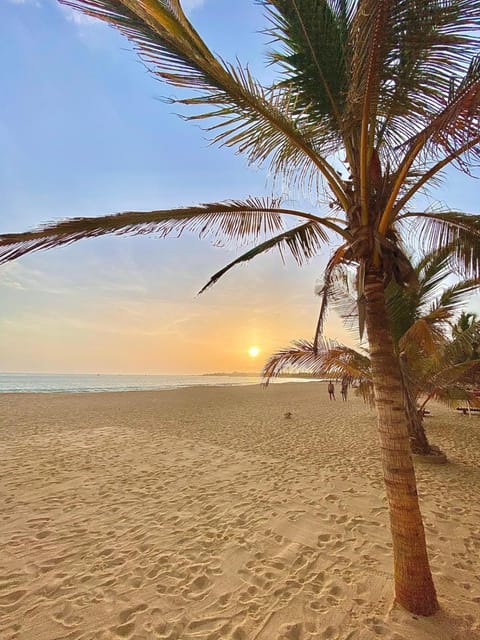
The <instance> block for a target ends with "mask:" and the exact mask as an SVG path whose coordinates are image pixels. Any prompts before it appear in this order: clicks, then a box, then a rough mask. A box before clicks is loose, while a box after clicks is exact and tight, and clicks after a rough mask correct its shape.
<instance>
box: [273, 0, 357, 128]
mask: <svg viewBox="0 0 480 640" xmlns="http://www.w3.org/2000/svg"><path fill="white" fill-rule="evenodd" d="M261 2H262V4H263V5H264V6H265V7H266V9H267V12H268V16H269V18H270V21H271V28H270V29H269V30H268V33H269V34H270V35H271V36H272V37H273V39H274V41H276V42H280V44H281V45H282V46H283V50H282V51H278V50H276V51H272V52H271V54H270V57H271V59H272V61H274V62H276V63H279V64H280V65H281V67H282V68H283V70H284V73H285V76H286V80H285V82H283V83H282V85H288V84H290V83H293V84H294V85H295V87H296V88H297V89H298V90H299V91H298V93H299V96H300V105H301V107H302V108H303V109H305V110H306V111H307V112H308V113H309V114H310V115H311V116H313V117H314V118H315V120H317V121H318V120H322V119H324V118H326V119H327V120H328V121H329V122H330V126H331V127H333V128H334V129H335V130H336V131H337V132H339V133H340V132H341V131H342V129H343V124H342V120H343V111H344V108H345V97H346V90H347V85H348V77H349V64H350V61H349V47H348V34H349V28H350V23H351V19H352V16H353V8H354V3H353V2H351V1H349V0H347V1H345V2H338V1H337V2H335V1H334V2H326V1H325V0H261Z"/></svg>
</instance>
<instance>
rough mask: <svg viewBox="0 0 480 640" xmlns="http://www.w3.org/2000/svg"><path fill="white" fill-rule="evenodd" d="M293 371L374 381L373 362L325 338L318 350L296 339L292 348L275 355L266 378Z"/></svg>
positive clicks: (268, 364) (268, 362)
mask: <svg viewBox="0 0 480 640" xmlns="http://www.w3.org/2000/svg"><path fill="white" fill-rule="evenodd" d="M285 369H288V370H289V371H297V372H298V371H305V372H307V371H308V372H309V373H312V374H314V375H318V376H324V377H327V378H350V379H352V380H360V379H364V378H368V379H370V377H371V373H370V360H369V358H367V357H366V356H364V355H362V354H361V353H359V352H358V351H355V349H351V348H349V347H346V346H345V345H342V344H339V343H338V342H336V341H333V340H326V339H322V340H321V341H320V342H319V345H318V349H317V351H315V346H314V344H313V342H311V341H309V340H295V341H293V342H292V344H291V346H290V347H287V348H286V349H281V350H279V351H277V352H276V353H274V354H273V355H272V356H270V358H269V359H268V361H267V362H266V364H265V366H264V368H263V371H262V375H263V376H264V378H266V379H267V380H268V379H270V378H273V377H276V376H278V375H280V373H282V371H285Z"/></svg>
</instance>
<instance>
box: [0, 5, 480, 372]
mask: <svg viewBox="0 0 480 640" xmlns="http://www.w3.org/2000/svg"><path fill="white" fill-rule="evenodd" d="M184 5H185V7H187V8H188V13H189V16H190V18H191V20H192V22H193V23H194V25H195V27H196V28H197V30H198V31H199V32H200V34H201V35H202V36H203V37H204V38H205V40H206V42H207V43H208V44H209V45H210V46H211V47H212V48H213V49H214V50H215V51H216V52H218V53H220V54H221V55H222V56H224V57H225V58H226V59H230V60H232V59H233V58H234V57H235V56H238V58H239V59H240V60H241V61H243V62H248V63H249V65H250V67H251V69H252V71H253V72H254V73H255V74H257V75H258V76H260V77H261V78H263V79H268V73H270V72H269V71H268V70H266V68H265V65H264V53H265V49H266V48H265V46H264V45H265V43H266V41H267V38H266V37H265V36H264V35H262V34H260V33H259V31H260V29H261V28H262V27H263V26H265V21H264V19H263V16H262V9H261V7H259V6H258V5H257V4H256V3H254V2H253V0H252V1H248V2H234V1H233V0H203V1H202V0H190V1H189V2H185V3H184ZM0 19H1V21H2V26H3V29H2V31H3V38H2V40H1V42H0V65H1V74H2V92H3V99H2V101H1V102H0V145H1V148H2V154H1V155H0V206H1V208H0V211H1V212H2V213H1V216H0V231H1V232H10V231H20V230H24V229H27V228H29V227H32V226H35V225H38V224H40V223H42V222H46V221H49V220H53V219H59V218H62V217H67V216H88V215H98V214H103V213H105V214H106V213H112V212H116V211H123V210H129V209H135V210H149V209H154V208H155V209H158V208H167V207H169V206H178V205H188V204H193V203H198V202H208V201H218V200H222V199H226V198H244V197H245V196H248V195H254V196H261V195H264V194H270V193H272V189H273V187H272V183H271V181H270V180H269V177H268V175H267V173H266V171H264V170H259V169H258V168H252V167H247V166H246V163H245V160H244V159H243V158H241V157H238V156H235V155H234V154H233V152H231V151H230V150H226V149H218V148H213V147H211V146H209V145H208V142H207V141H206V139H205V135H204V134H203V133H202V132H201V131H200V130H199V129H198V127H196V126H194V125H192V124H191V123H185V122H183V121H182V120H181V119H180V118H178V117H177V116H175V115H174V111H175V108H174V107H172V106H171V105H169V104H166V103H165V102H163V101H162V100H161V98H162V97H165V96H171V95H174V94H173V90H172V89H171V88H170V87H167V86H165V85H162V84H160V83H159V82H157V81H155V80H154V79H153V78H152V76H151V75H149V74H148V73H147V71H146V69H145V68H144V66H143V65H142V64H141V62H140V61H139V59H138V58H137V57H136V56H135V54H133V53H132V52H131V50H130V47H129V45H128V43H127V41H126V40H125V39H124V38H122V37H121V36H120V35H119V34H117V33H116V32H115V31H113V30H112V29H110V28H108V27H107V26H105V25H103V24H101V23H99V22H96V21H92V20H89V19H86V18H85V17H83V16H81V15H80V14H76V13H74V12H73V11H71V10H69V9H66V8H64V7H61V6H60V5H58V4H57V3H56V2H55V1H54V0H23V1H22V0H2V1H1V2H0ZM477 193H478V187H477V183H476V182H474V181H467V180H466V179H465V178H463V177H461V176H458V175H456V177H455V179H454V180H452V181H450V182H449V185H448V189H446V188H444V189H443V190H442V191H440V192H439V193H438V194H436V195H437V198H438V199H440V200H442V201H445V200H447V201H448V204H450V205H451V206H453V207H459V208H464V209H465V210H469V211H470V210H471V211H474V210H475V207H476V204H477ZM327 253H328V251H326V253H325V256H321V257H319V258H318V259H317V260H315V261H313V262H312V264H311V265H309V266H308V267H306V268H303V269H299V268H297V267H296V266H295V265H294V264H293V263H292V262H288V263H287V264H286V265H283V264H282V262H281V260H280V258H279V257H278V255H273V254H272V255H268V256H264V257H262V258H260V259H258V260H257V261H256V263H255V264H254V263H250V264H248V265H245V266H243V267H240V268H237V269H236V270H234V271H233V272H231V273H230V274H229V275H227V276H226V277H225V278H224V279H223V280H222V281H220V282H219V283H218V284H217V285H216V286H215V287H214V288H213V289H211V290H209V291H208V292H207V293H205V294H203V295H202V296H200V297H197V296H196V292H197V291H198V290H199V289H200V288H201V286H202V285H203V284H204V283H205V282H206V281H207V280H208V278H209V276H210V275H211V274H212V273H214V272H215V270H217V269H218V268H221V267H222V266H223V265H224V264H225V263H226V262H228V261H230V260H231V259H233V257H234V255H235V252H234V251H232V250H231V249H218V248H214V247H211V246H210V245H209V244H208V243H207V242H202V241H199V240H197V239H195V238H193V237H189V236H185V237H183V238H182V239H180V240H176V239H173V238H172V239H168V240H161V241H160V240H157V239H155V238H153V237H150V238H126V237H123V238H102V239H97V240H90V241H84V242H81V243H78V244H76V245H74V246H71V247H67V248H63V249H61V250H56V251H52V252H46V253H43V254H42V253H40V254H36V255H32V256H28V257H26V258H24V259H22V260H20V261H18V262H16V263H12V264H10V265H7V266H6V267H5V268H3V270H2V271H1V273H0V296H1V299H2V305H1V311H0V370H3V371H49V372H54V371H57V372H59V371H68V372H77V371H78V372H97V371H98V372H139V373H144V372H147V373H182V372H185V373H186V372H203V371H213V370H250V371H252V370H255V369H259V368H260V366H261V362H262V358H265V357H266V356H267V355H268V353H269V352H271V351H272V350H274V349H277V348H280V347H283V346H286V344H288V342H289V341H290V340H291V339H294V338H298V337H311V335H312V332H313V328H314V325H315V321H316V312H317V308H318V299H316V298H315V297H314V296H313V287H314V284H315V281H316V279H318V278H320V277H321V272H322V265H323V264H324V263H325V259H326V256H327ZM327 333H328V334H329V335H330V336H331V337H337V338H340V339H345V337H346V334H345V332H344V330H343V328H342V327H341V325H340V323H339V321H338V319H336V318H335V317H334V316H332V318H331V320H330V322H329V324H328V326H327ZM350 342H351V339H350ZM252 344H256V345H258V346H259V348H260V349H261V353H260V356H259V358H258V360H256V361H252V360H251V359H249V358H248V355H247V349H248V347H249V346H251V345H252Z"/></svg>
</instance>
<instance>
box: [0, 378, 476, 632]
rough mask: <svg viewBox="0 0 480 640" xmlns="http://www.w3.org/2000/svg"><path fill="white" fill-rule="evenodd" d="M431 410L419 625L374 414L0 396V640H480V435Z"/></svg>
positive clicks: (322, 389) (188, 401) (263, 399)
mask: <svg viewBox="0 0 480 640" xmlns="http://www.w3.org/2000/svg"><path fill="white" fill-rule="evenodd" d="M338 391H339V390H338ZM338 395H339V394H338ZM431 409H432V415H431V416H430V417H428V418H426V424H427V429H428V433H429V435H430V438H431V441H432V442H434V443H436V444H438V445H440V447H441V448H442V449H443V450H444V451H446V452H447V454H448V456H449V459H450V463H449V464H447V465H443V466H434V465H426V464H422V463H417V464H416V467H417V472H418V484H419V493H420V497H421V506H422V511H423V514H424V521H425V526H426V534H427V539H428V546H429V551H430V558H431V565H432V570H433V573H434V579H435V583H436V586H437V590H438V595H439V599H440V602H441V605H442V610H441V611H440V612H439V613H438V614H436V615H435V616H433V617H431V618H417V617H415V616H412V615H410V614H408V613H406V612H405V611H403V610H401V609H400V608H398V607H396V606H395V607H394V606H392V584H393V581H392V559H391V542H390V534H389V529H388V516H387V508H386V504H385V497H384V489H383V482H382V474H381V468H380V463H379V453H378V445H377V437H376V426H375V415H374V412H373V410H372V409H371V408H368V407H366V406H365V405H364V404H363V403H362V401H361V400H360V399H357V398H355V397H354V396H353V394H352V393H350V397H349V401H348V402H347V403H342V402H341V400H340V399H339V398H337V401H336V402H329V400H328V394H327V390H326V385H324V384H323V383H318V382H312V383H301V384H300V383H287V384H281V385H273V386H271V387H270V388H268V389H267V390H265V389H263V388H261V387H257V386H251V387H228V388H227V387H224V388H222V387H211V388H205V387H203V388H193V389H178V390H172V391H160V392H130V393H128V392H123V393H98V394H93V393H92V394H90V393H88V394H3V395H0V415H1V445H0V447H1V448H0V638H1V639H2V640H13V639H15V640H57V639H58V640H60V639H64V640H90V639H91V640H94V639H95V640H97V639H98V640H107V639H109V640H121V639H124V638H127V639H131V640H140V639H148V640H150V639H157V638H164V639H166V638H168V639H170V640H174V639H182V640H183V639H185V640H190V639H194V638H195V639H202V640H216V639H222V638H226V639H232V640H267V639H268V640H270V639H275V640H277V639H278V640H303V639H317V638H319V639H325V640H326V639H339V640H371V639H373V638H385V639H388V640H416V639H419V640H433V639H435V640H456V639H458V640H460V639H461V640H473V639H476V640H478V639H480V416H472V417H471V418H470V417H468V416H462V415H458V413H457V412H455V411H453V410H451V409H445V408H441V407H439V406H436V405H434V406H432V407H431ZM286 412H291V413H292V417H291V419H286V418H285V417H284V415H285V413H286Z"/></svg>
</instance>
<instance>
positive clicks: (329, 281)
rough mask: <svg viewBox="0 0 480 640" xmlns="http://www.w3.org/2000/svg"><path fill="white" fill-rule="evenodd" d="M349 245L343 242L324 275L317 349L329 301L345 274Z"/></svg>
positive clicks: (316, 337) (315, 347) (316, 331)
mask: <svg viewBox="0 0 480 640" xmlns="http://www.w3.org/2000/svg"><path fill="white" fill-rule="evenodd" d="M347 249H348V245H347V244H343V245H341V246H340V247H338V249H336V250H335V251H334V253H333V255H332V256H331V257H330V260H329V261H328V264H327V266H326V267H325V271H324V275H323V286H322V288H321V290H320V291H319V292H318V295H319V296H320V297H321V299H322V301H321V304H320V311H319V314H318V320H317V326H316V328H315V336H314V338H313V346H314V349H315V350H316V349H317V348H318V344H319V341H320V339H321V337H322V333H323V325H324V322H325V318H326V315H327V309H328V304H329V301H330V300H331V299H332V297H333V296H332V293H333V291H334V290H338V283H339V280H343V279H344V276H345V270H344V268H345V264H346V260H345V256H346V255H347Z"/></svg>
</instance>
